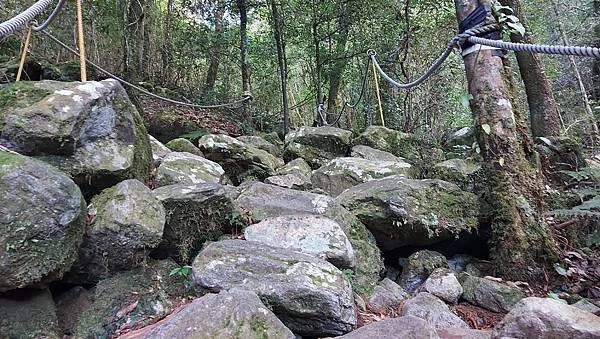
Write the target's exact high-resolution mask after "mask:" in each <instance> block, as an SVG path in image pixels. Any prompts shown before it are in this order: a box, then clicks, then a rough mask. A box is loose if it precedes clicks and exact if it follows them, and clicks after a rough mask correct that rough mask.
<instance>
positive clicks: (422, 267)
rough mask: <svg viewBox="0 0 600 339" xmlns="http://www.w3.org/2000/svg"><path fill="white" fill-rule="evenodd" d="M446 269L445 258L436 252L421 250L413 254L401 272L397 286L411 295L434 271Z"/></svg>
mask: <svg viewBox="0 0 600 339" xmlns="http://www.w3.org/2000/svg"><path fill="white" fill-rule="evenodd" d="M447 267H448V262H447V260H446V257H444V256H443V255H442V254H440V253H438V252H435V251H429V250H423V251H419V252H416V253H413V254H412V255H411V256H410V257H408V262H407V264H406V266H405V267H404V269H403V270H402V274H401V275H400V280H399V284H400V286H402V287H403V288H404V289H405V290H406V291H408V292H409V293H413V292H414V291H416V290H417V288H418V287H419V286H421V284H423V283H424V282H425V280H426V279H427V278H428V277H429V275H431V273H433V272H434V271H435V270H436V269H438V268H447Z"/></svg>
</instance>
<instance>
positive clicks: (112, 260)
mask: <svg viewBox="0 0 600 339" xmlns="http://www.w3.org/2000/svg"><path fill="white" fill-rule="evenodd" d="M88 215H90V216H91V217H90V218H91V223H90V225H89V227H88V230H87V232H86V234H85V236H84V238H83V244H82V245H81V248H80V250H79V258H78V259H77V261H76V262H75V263H74V264H73V267H72V269H71V271H70V272H69V274H68V276H67V277H66V279H67V280H68V281H69V282H71V283H76V284H93V283H96V282H98V281H99V280H101V279H104V278H107V277H109V276H110V275H112V274H114V273H115V272H119V271H126V270H130V269H132V268H135V267H137V266H140V265H141V264H142V263H143V262H144V261H145V259H146V257H147V256H148V254H149V253H150V251H151V250H152V249H154V248H156V247H157V246H158V244H160V242H161V240H162V235H163V229H164V226H165V210H164V208H163V205H162V204H161V202H160V201H158V200H157V199H156V198H155V197H154V195H153V194H152V191H150V189H149V188H148V187H146V186H145V185H144V184H142V183H141V182H139V181H137V180H135V179H131V180H126V181H123V182H121V183H120V184H118V185H117V186H115V187H112V188H109V189H107V190H104V191H103V192H102V193H100V194H99V195H97V196H96V197H94V199H93V200H92V203H91V205H90V206H89V208H88Z"/></svg>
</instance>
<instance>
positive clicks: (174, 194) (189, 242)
mask: <svg viewBox="0 0 600 339" xmlns="http://www.w3.org/2000/svg"><path fill="white" fill-rule="evenodd" d="M154 195H155V196H156V197H157V198H158V200H159V201H161V202H162V203H163V205H164V207H165V212H166V223H165V229H164V232H163V240H162V242H161V244H160V246H159V248H158V249H157V250H156V252H157V256H158V257H160V258H167V257H170V256H174V255H175V256H179V257H180V258H181V259H183V261H184V262H185V261H187V260H189V259H191V258H190V256H191V254H192V253H195V252H196V251H198V250H199V249H200V248H201V247H202V244H203V243H204V242H205V241H208V240H217V239H218V238H219V237H221V236H222V235H223V234H227V233H229V232H230V231H231V230H232V229H233V227H234V226H240V228H241V226H243V225H231V222H230V219H231V218H232V217H233V216H235V215H239V211H238V210H237V209H236V207H235V206H234V204H233V201H232V200H231V198H230V197H229V195H228V194H227V192H226V191H225V189H224V187H223V186H222V185H219V184H198V185H170V186H164V187H160V188H157V189H156V190H154ZM228 218H229V219H228Z"/></svg>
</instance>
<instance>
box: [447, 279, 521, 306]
mask: <svg viewBox="0 0 600 339" xmlns="http://www.w3.org/2000/svg"><path fill="white" fill-rule="evenodd" d="M458 280H459V281H460V284H461V285H462V287H463V290H464V293H463V295H462V297H463V299H465V300H466V301H468V302H470V303H471V304H473V305H477V306H480V307H483V308H485V309H488V310H490V311H492V312H498V313H507V312H509V311H510V310H511V309H512V308H513V307H514V305H515V304H517V303H518V302H519V301H520V300H521V299H523V297H524V294H523V292H522V291H521V289H519V288H517V287H511V286H507V285H504V284H501V283H499V282H495V281H492V280H489V279H486V278H478V277H474V276H472V275H470V274H468V273H461V274H460V275H459V276H458Z"/></svg>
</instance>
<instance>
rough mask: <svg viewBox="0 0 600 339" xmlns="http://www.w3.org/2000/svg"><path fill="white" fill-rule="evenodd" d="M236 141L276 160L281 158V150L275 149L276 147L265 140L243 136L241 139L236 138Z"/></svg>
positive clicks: (252, 136)
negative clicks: (264, 152) (261, 151)
mask: <svg viewBox="0 0 600 339" xmlns="http://www.w3.org/2000/svg"><path fill="white" fill-rule="evenodd" d="M236 139H238V140H239V141H241V142H243V143H246V144H248V145H251V146H254V147H256V148H258V149H261V150H263V151H266V152H267V153H269V154H272V155H274V156H276V157H278V158H279V157H281V155H282V153H283V152H282V149H281V148H279V147H277V146H276V145H274V144H272V143H270V142H268V141H267V140H265V139H263V138H262V137H259V136H254V135H244V136H241V137H237V138H236Z"/></svg>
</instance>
